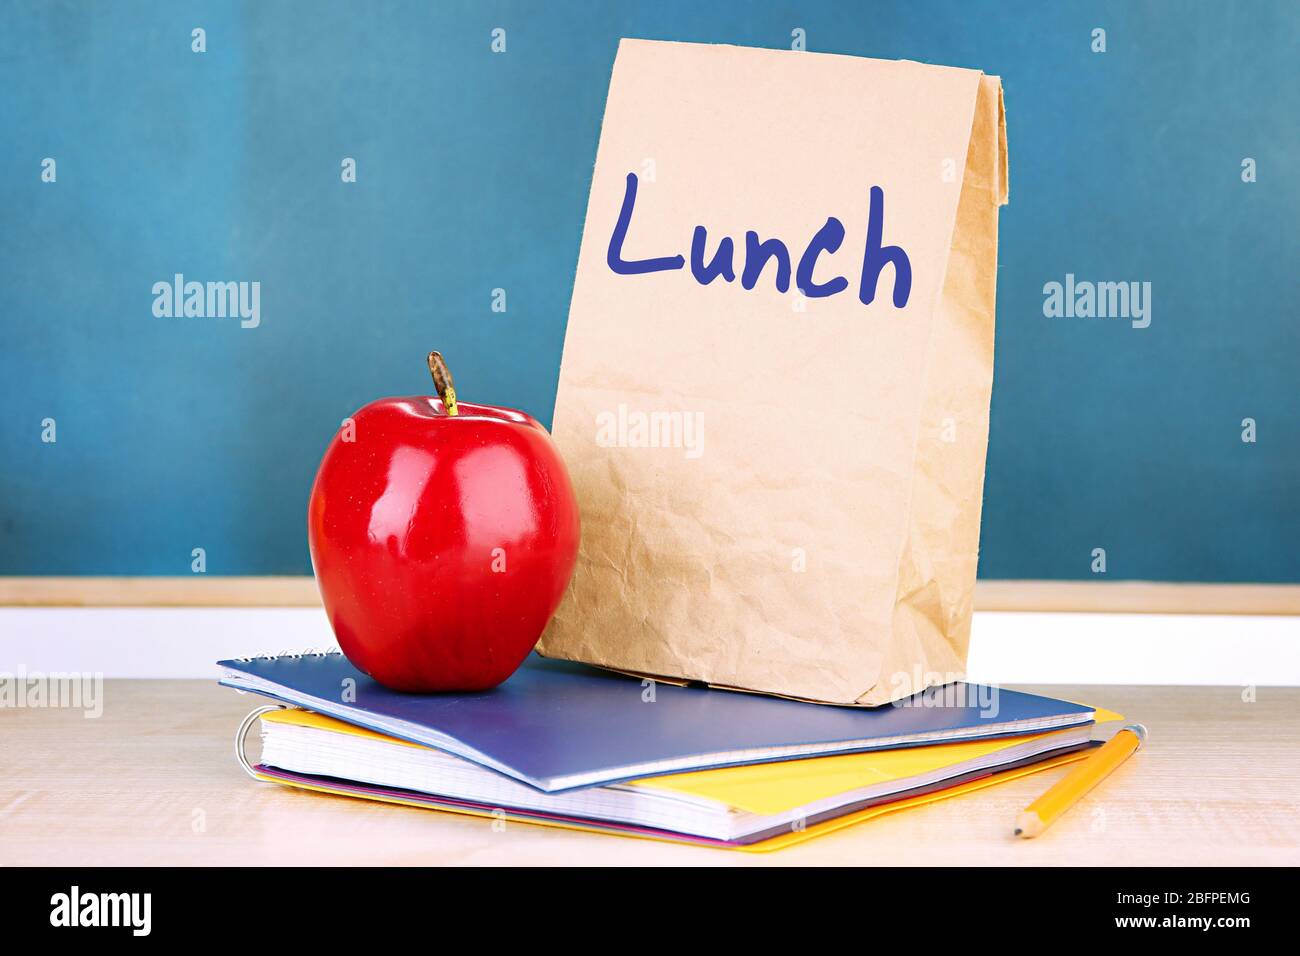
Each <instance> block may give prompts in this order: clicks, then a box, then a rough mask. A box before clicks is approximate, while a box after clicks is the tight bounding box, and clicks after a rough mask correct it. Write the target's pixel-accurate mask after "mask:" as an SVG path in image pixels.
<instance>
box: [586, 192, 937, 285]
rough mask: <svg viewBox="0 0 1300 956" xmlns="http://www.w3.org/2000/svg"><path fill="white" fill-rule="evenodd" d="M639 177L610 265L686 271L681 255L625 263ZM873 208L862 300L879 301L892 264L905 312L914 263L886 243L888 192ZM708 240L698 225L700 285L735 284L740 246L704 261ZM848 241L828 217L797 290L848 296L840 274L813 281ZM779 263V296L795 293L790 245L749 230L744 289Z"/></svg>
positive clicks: (724, 242)
mask: <svg viewBox="0 0 1300 956" xmlns="http://www.w3.org/2000/svg"><path fill="white" fill-rule="evenodd" d="M636 188H637V178H636V174H635V173H628V174H627V188H626V190H625V191H624V193H623V207H622V209H621V210H619V214H618V222H617V223H615V224H614V233H613V235H611V236H610V238H609V252H608V253H607V255H606V261H607V262H608V263H609V267H610V269H612V270H613V271H614V272H615V273H617V274H618V275H623V276H631V275H644V274H645V273H647V272H670V271H672V270H674V269H683V268H685V267H686V259H685V257H684V256H682V255H675V256H662V257H660V258H656V259H631V260H628V259H624V258H623V242H624V240H626V239H627V232H628V227H629V226H630V225H631V223H632V210H633V209H634V207H635V206H636ZM870 195H871V208H870V212H869V214H868V217H867V247H866V252H865V253H864V254H863V257H862V275H861V278H860V280H859V283H858V300H859V301H860V302H861V303H862V304H863V305H870V304H871V303H872V302H873V301H874V300H875V298H876V285H877V283H878V282H879V280H880V273H881V271H882V270H883V269H884V268H885V266H887V265H891V264H892V265H893V267H894V295H893V300H894V307H895V308H898V309H901V308H903V307H904V306H905V305H907V299H908V296H909V295H910V294H911V292H912V262H911V260H910V259H908V257H907V253H906V252H904V251H903V249H902V248H901V247H899V246H886V245H883V236H884V231H885V191H884V190H883V189H881V188H880V187H879V186H872V187H871V194H870ZM707 241H708V230H707V229H705V228H704V226H696V227H695V234H694V236H693V237H692V239H691V275H692V276H694V277H695V281H696V282H698V283H699V284H700V285H708V284H709V283H710V282H712V281H713V280H714V279H716V278H718V276H722V278H723V279H725V280H726V281H727V282H735V281H736V268H735V252H736V244H735V241H734V240H733V239H732V238H731V237H730V236H725V237H723V238H722V239H721V240H720V241H719V242H718V250H717V252H715V253H714V255H713V259H712V260H711V261H710V262H708V263H706V262H705V261H704V247H705V243H706V242H707ZM843 242H844V224H843V223H842V222H840V221H839V220H838V219H836V218H835V217H834V216H831V217H829V218H827V220H826V224H825V225H824V226H822V227H821V228H820V229H818V230H817V232H816V233H814V234H813V237H812V238H811V239H809V240H808V245H807V246H806V247H805V248H804V251H803V255H801V256H800V257H799V263H798V265H797V266H796V267H795V269H794V281H795V287H796V288H797V289H799V291H800V292H802V293H803V294H804V295H806V296H807V297H808V298H810V299H822V298H826V297H827V296H832V295H836V294H838V293H840V292H843V291H844V290H845V289H847V288H848V286H849V280H848V279H846V278H845V277H844V276H840V275H837V276H835V277H834V278H832V279H827V280H825V281H824V282H818V281H816V280H815V279H814V278H813V270H814V269H816V267H817V260H818V258H819V257H820V256H821V255H822V253H826V254H827V255H828V256H829V255H833V254H834V253H835V251H836V250H837V249H839V247H840V245H841V244H842V243H843ZM772 260H776V288H777V290H778V291H780V292H788V291H789V290H790V270H791V265H792V262H793V260H792V259H791V257H790V249H789V247H788V246H787V245H786V244H785V243H784V242H782V241H781V240H780V239H759V236H758V233H757V232H754V231H753V230H750V231H748V232H746V233H745V266H744V269H743V270H742V271H741V273H740V285H741V287H742V288H744V289H747V290H748V289H752V288H754V286H755V285H757V284H758V279H759V276H761V275H762V272H763V269H764V268H765V267H766V266H767V263H768V262H769V261H772Z"/></svg>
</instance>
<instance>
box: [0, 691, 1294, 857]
mask: <svg viewBox="0 0 1300 956" xmlns="http://www.w3.org/2000/svg"><path fill="white" fill-rule="evenodd" d="M1028 689H1030V690H1037V691H1040V692H1042V693H1047V694H1052V695H1054V696H1061V697H1067V698H1071V699H1074V700H1085V701H1089V702H1091V703H1095V704H1099V705H1100V704H1104V705H1105V706H1108V707H1110V708H1112V709H1115V710H1118V711H1120V712H1122V713H1124V714H1125V715H1126V716H1127V717H1129V718H1130V719H1134V720H1141V721H1142V722H1144V723H1145V724H1147V726H1148V727H1149V728H1150V730H1151V742H1150V744H1149V745H1148V747H1147V748H1145V749H1144V750H1143V751H1142V752H1141V753H1140V754H1139V755H1138V756H1137V757H1135V758H1134V759H1133V760H1131V761H1129V762H1128V764H1127V765H1126V766H1124V767H1122V768H1121V769H1120V770H1119V771H1118V772H1117V773H1116V775H1115V776H1114V777H1112V778H1111V779H1110V780H1109V781H1107V782H1106V783H1105V784H1103V785H1102V787H1101V788H1099V789H1098V790H1097V791H1095V792H1094V794H1093V795H1091V796H1090V797H1088V798H1087V799H1086V800H1085V801H1084V802H1083V803H1081V804H1080V805H1078V806H1076V807H1075V808H1074V809H1073V810H1072V811H1071V812H1070V813H1069V814H1068V815H1067V816H1066V817H1064V818H1063V819H1062V820H1061V821H1059V822H1058V823H1057V824H1056V826H1054V827H1053V828H1052V829H1051V830H1049V831H1048V833H1047V834H1046V835H1044V836H1043V837H1041V838H1039V839H1037V840H1032V841H1018V840H1015V839H1013V838H1012V837H1011V824H1012V821H1013V819H1014V818H1015V815H1016V812H1017V811H1018V810H1020V809H1021V808H1023V807H1024V805H1025V804H1026V803H1028V802H1029V800H1030V799H1032V798H1033V796H1034V795H1036V794H1037V793H1039V792H1040V791H1041V790H1042V789H1043V788H1044V787H1045V786H1047V784H1049V783H1050V782H1051V781H1052V780H1053V779H1055V778H1056V777H1057V776H1059V775H1060V774H1062V773H1064V772H1065V771H1064V770H1054V771H1049V772H1045V773H1042V774H1036V775H1033V776H1030V777H1028V778H1024V779H1021V780H1016V781H1012V782H1010V783H1006V784H1003V785H1000V786H996V787H991V788H989V789H987V790H983V791H980V792H978V793H972V794H968V795H965V796H961V797H957V798H955V799H952V800H946V801H942V802H939V803H936V804H932V805H930V806H926V807H922V808H919V809H916V810H911V811H907V812H904V813H899V814H896V815H887V816H884V817H881V818H878V819H876V820H870V821H867V822H865V823H862V824H860V825H858V826H856V827H852V828H849V829H847V830H844V831H840V832H838V833H833V834H830V835H828V836H826V837H823V838H820V839H817V840H813V841H811V842H809V843H806V844H803V845H801V846H796V847H792V848H790V849H788V850H783V851H780V852H777V853H767V854H752V853H735V852H726V851H719V850H710V849H702V848H697V847H688V846H676V845H670V844H664V843H656V842H651V841H646V840H634V839H628V838H624V837H615V836H604V835H599V834H587V833H575V832H571V831H566V830H556V829H551V828H547V827H540V826H530V825H527V824H522V823H509V824H506V826H505V827H504V829H499V830H494V829H493V827H492V823H491V821H488V820H484V819H481V818H477V817H466V816H458V815H455V814H449V813H439V812H435V811H429V810H419V809H414V808H406V807H396V806H386V805H382V804H376V803H369V802H366V801H362V800H351V799H346V798H342V797H331V796H324V795H317V794H310V793H305V792H299V791H294V790H290V789H288V788H284V787H279V786H275V785H272V784H261V783H256V782H254V781H253V780H250V779H249V778H248V777H246V776H245V775H244V773H243V772H242V771H241V770H240V769H239V767H238V766H237V765H236V763H235V759H234V756H233V737H234V731H235V727H236V726H237V725H238V723H239V720H240V718H241V717H243V716H244V714H245V713H247V712H248V711H249V710H251V709H252V708H253V707H255V706H257V705H258V704H259V703H260V700H259V699H258V698H255V697H252V696H247V695H241V694H238V693H236V692H234V691H232V690H228V689H225V688H220V687H217V686H215V684H213V683H209V682H205V681H192V680H191V681H182V680H166V681H108V682H106V685H105V687H104V711H103V715H102V716H101V717H99V718H97V719H86V718H85V717H84V716H83V714H82V712H81V711H77V710H70V709H64V710H59V709H25V708H8V709H0V864H3V865H21V864H38V865H39V864H63V865H86V864H91V865H93V864H128V865H186V864H199V865H226V864H326V865H338V864H382V865H401V864H449V863H453V864H615V865H617V864H650V865H684V864H691V865H695V864H701V865H721V866H773V865H782V864H868V865H885V866H897V865H905V864H925V865H945V864H1010V865H1017V864H1099V865H1116V864H1119V865H1132V864H1143V863H1145V864H1291V865H1294V864H1296V863H1300V689H1297V688H1268V687H1261V688H1259V689H1258V690H1257V691H1256V692H1255V693H1256V696H1257V699H1256V700H1254V701H1253V702H1247V701H1243V699H1242V697H1243V692H1242V690H1241V689H1240V688H1232V687H1042V688H1028ZM250 748H252V749H253V750H254V752H255V748H256V743H255V742H250Z"/></svg>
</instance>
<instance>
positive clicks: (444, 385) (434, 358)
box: [429, 352, 460, 415]
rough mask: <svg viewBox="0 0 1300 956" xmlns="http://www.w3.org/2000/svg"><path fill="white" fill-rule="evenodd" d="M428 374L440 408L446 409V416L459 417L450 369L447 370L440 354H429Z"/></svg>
mask: <svg viewBox="0 0 1300 956" xmlns="http://www.w3.org/2000/svg"><path fill="white" fill-rule="evenodd" d="M429 374H430V375H432V376H433V387H434V388H435V389H437V390H438V398H440V399H442V406H443V408H445V409H447V414H448V415H459V414H460V409H458V408H457V407H456V387H455V386H454V385H453V384H452V382H451V369H449V368H447V363H446V362H445V361H443V358H442V353H441V352H430V353H429Z"/></svg>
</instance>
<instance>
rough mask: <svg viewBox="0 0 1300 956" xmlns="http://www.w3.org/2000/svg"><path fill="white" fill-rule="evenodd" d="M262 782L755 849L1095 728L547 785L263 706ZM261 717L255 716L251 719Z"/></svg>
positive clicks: (1075, 739)
mask: <svg viewBox="0 0 1300 956" xmlns="http://www.w3.org/2000/svg"><path fill="white" fill-rule="evenodd" d="M260 719H261V735H262V753H261V757H260V760H259V763H258V764H257V765H253V764H251V763H250V762H249V761H248V759H247V757H246V755H245V754H244V753H243V747H242V743H241V745H240V749H239V751H238V754H239V757H240V761H241V763H242V764H243V765H244V767H245V769H246V770H247V771H248V772H249V773H250V774H251V775H252V776H253V777H254V778H256V779H258V780H264V781H268V782H275V783H280V784H285V785H288V786H291V787H296V788H300V789H307V790H317V791H324V792H328V793H332V794H340V795H347V796H354V797H361V798H364V799H369V800H381V801H386V802H395V803H406V804H410V805H415V806H420V807H426V808H430V809H437V810H446V811H451V812H457V813H469V814H478V815H491V816H494V817H498V818H500V817H507V818H513V819H518V820H521V821H525V822H530V823H548V822H549V823H552V824H556V825H564V826H571V827H575V828H579V829H598V830H606V831H610V832H617V833H622V834H626V835H633V836H647V837H655V838H658V839H665V840H675V841H686V842H692V843H703V844H706V845H713V846H729V847H738V848H746V847H751V846H759V845H761V844H764V843H766V842H767V841H770V840H774V839H777V838H780V837H783V836H786V835H789V834H797V833H802V832H804V831H806V830H808V829H816V828H818V827H819V826H821V825H822V824H825V823H829V822H831V821H835V820H838V819H840V818H841V817H845V816H851V815H854V814H857V813H860V812H861V811H864V810H867V809H870V808H877V807H882V806H885V805H888V804H891V803H895V802H898V801H902V800H909V799H914V798H918V797H922V796H929V795H935V794H941V793H942V792H943V791H947V790H953V789H955V788H960V787H962V786H964V785H966V784H971V783H975V782H977V781H983V780H986V779H989V778H991V777H993V776H995V775H998V774H1004V773H1010V772H1013V771H1027V770H1028V769H1029V768H1034V769H1039V768H1038V765H1039V764H1043V765H1047V764H1048V763H1050V764H1051V765H1058V762H1059V761H1060V760H1062V759H1064V758H1065V757H1067V756H1071V755H1074V754H1077V753H1080V752H1081V751H1083V750H1086V749H1087V748H1089V747H1091V746H1092V742H1091V740H1090V731H1091V728H1090V726H1089V725H1086V724H1085V725H1080V726H1077V727H1067V728H1064V729H1062V730H1054V731H1049V732H1047V733H1041V734H1031V735H1027V736H1023V737H1001V738H995V739H988V740H973V741H964V742H961V743H950V744H936V745H933V746H929V747H907V748H903V749H900V750H883V751H872V752H867V753H855V754H840V755H836V756H831V757H813V758H808V759H805V760H792V761H785V762H782V763H769V764H756V765H750V766H742V767H723V768H718V769H713V770H702V771H696V772H692V773H682V774H674V775H671V776H666V777H650V778H644V779H640V780H633V781H629V782H626V783H621V784H611V785H609V786H603V787H589V788H586V789H582V790H570V791H564V792H561V793H549V794H548V793H541V792H539V791H537V790H535V789H534V788H532V787H529V786H527V785H526V784H523V783H520V782H518V781H515V780H511V779H510V778H508V777H505V776H503V775H501V774H498V773H494V772H492V771H490V770H487V769H486V768H483V767H480V766H478V765H477V764H474V763H472V762H470V761H468V760H465V759H463V758H460V757H456V756H453V755H452V754H449V753H445V752H443V751H440V750H436V749H433V748H431V747H422V746H419V745H418V744H412V743H409V742H407V741H402V740H397V739H396V738H393V737H387V736H384V735H382V734H378V733H375V732H374V731H370V730H365V729H362V728H360V727H356V726H354V725H352V724H346V723H343V722H342V721H337V720H334V719H333V718H330V717H323V716H321V715H320V714H315V713H311V712H310V711H304V710H297V709H289V710H273V711H271V712H270V713H262V714H260ZM250 722H251V721H250Z"/></svg>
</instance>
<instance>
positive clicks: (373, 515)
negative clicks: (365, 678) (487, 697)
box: [307, 352, 579, 691]
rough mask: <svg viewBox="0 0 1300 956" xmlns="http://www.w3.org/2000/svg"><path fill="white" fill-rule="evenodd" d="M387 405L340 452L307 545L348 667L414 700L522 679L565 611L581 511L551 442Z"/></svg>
mask: <svg viewBox="0 0 1300 956" xmlns="http://www.w3.org/2000/svg"><path fill="white" fill-rule="evenodd" d="M429 368H430V371H431V372H432V373H433V376H434V384H435V386H436V387H437V390H438V393H439V396H440V397H439V398H431V397H425V396H411V397H407V398H384V399H380V400H379V401H376V402H371V403H370V404H369V405H367V406H365V407H364V408H362V409H361V410H360V411H358V412H357V413H356V414H354V415H353V416H352V418H351V422H350V423H347V422H345V424H344V426H343V427H342V428H341V429H340V430H339V432H338V434H336V435H335V436H334V439H333V440H332V441H331V442H330V446H329V448H328V449H327V450H326V452H325V457H324V459H323V460H322V461H321V464H320V471H319V472H317V474H316V483H315V485H314V486H313V487H312V491H311V501H310V503H309V505H308V511H307V538H308V543H309V545H310V547H311V560H312V566H313V567H314V568H315V571H316V581H317V583H318V584H319V586H320V592H321V597H322V598H323V599H324V602H325V612H326V614H328V616H329V620H330V624H331V625H332V626H333V628H334V633H335V635H336V636H337V637H338V641H339V646H340V647H341V648H342V650H343V653H344V654H346V655H347V657H348V660H350V661H352V663H353V664H355V665H356V666H357V667H358V668H359V669H361V670H362V671H364V672H365V673H367V674H369V675H370V676H371V677H373V678H374V679H375V680H377V681H379V682H380V683H381V684H384V685H385V686H387V687H391V688H393V689H394V690H403V691H474V690H486V689H487V688H490V687H495V686H496V685H497V684H499V683H501V682H502V681H503V680H505V679H506V678H507V677H509V676H510V675H511V674H513V673H514V671H515V669H516V668H517V667H518V666H519V665H520V664H521V663H522V662H523V660H524V658H525V657H527V656H528V653H529V651H531V650H532V649H533V646H534V645H535V644H536V643H537V639H538V638H539V637H541V634H542V630H543V628H545V627H546V624H547V622H548V621H549V620H550V618H551V615H552V614H554V613H555V609H556V607H558V606H559V603H560V599H561V598H562V597H563V595H564V589H565V588H566V587H567V586H568V583H569V577H570V575H571V574H572V573H573V565H574V561H575V560H576V558H577V553H578V533H579V529H578V505H577V502H576V501H575V499H574V496H573V486H572V485H571V484H570V482H569V474H568V472H567V471H566V470H565V467H564V462H563V460H562V459H561V458H560V454H559V452H558V451H557V450H556V448H555V445H554V443H552V441H551V436H550V435H549V434H547V432H546V429H544V428H543V427H542V426H541V425H539V424H538V423H537V422H536V421H535V420H534V419H533V418H531V417H530V416H528V415H526V414H524V413H523V412H518V411H514V410H513V409H509V408H497V407H494V406H492V405H471V404H469V403H468V402H464V403H457V401H456V397H455V390H454V389H453V388H452V383H451V376H450V374H449V373H447V370H446V366H445V365H444V364H443V362H442V357H441V356H440V355H438V353H436V352H434V353H432V354H431V355H430V356H429Z"/></svg>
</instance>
